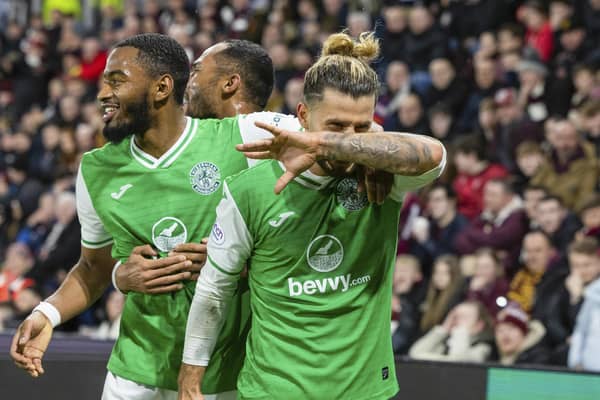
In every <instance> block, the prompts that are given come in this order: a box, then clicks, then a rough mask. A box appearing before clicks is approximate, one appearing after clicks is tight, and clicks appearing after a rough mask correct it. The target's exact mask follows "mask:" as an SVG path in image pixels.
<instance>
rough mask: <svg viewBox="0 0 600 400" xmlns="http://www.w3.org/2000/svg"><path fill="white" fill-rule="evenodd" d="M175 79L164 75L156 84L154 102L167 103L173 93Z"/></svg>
mask: <svg viewBox="0 0 600 400" xmlns="http://www.w3.org/2000/svg"><path fill="white" fill-rule="evenodd" d="M173 87H174V82H173V77H172V76H171V75H163V76H161V77H160V78H159V79H158V81H157V82H156V92H155V93H154V100H155V101H157V102H161V101H165V100H166V99H168V98H169V96H170V95H171V93H173Z"/></svg>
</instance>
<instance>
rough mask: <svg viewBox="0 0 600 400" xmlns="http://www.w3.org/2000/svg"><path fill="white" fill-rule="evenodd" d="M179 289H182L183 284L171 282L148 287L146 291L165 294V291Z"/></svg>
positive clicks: (169, 291)
mask: <svg viewBox="0 0 600 400" xmlns="http://www.w3.org/2000/svg"><path fill="white" fill-rule="evenodd" d="M181 289H183V284H181V283H173V284H171V285H167V286H159V287H155V288H152V289H148V290H147V293H149V294H165V293H171V292H176V291H178V290H181Z"/></svg>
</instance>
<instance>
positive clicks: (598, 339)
mask: <svg viewBox="0 0 600 400" xmlns="http://www.w3.org/2000/svg"><path fill="white" fill-rule="evenodd" d="M584 297H585V300H584V302H583V305H582V306H581V310H580V311H579V315H578V316H577V323H576V324H575V330H574V331H573V335H572V336H571V347H570V349H569V358H568V365H569V367H570V368H575V369H577V370H585V371H595V372H600V279H598V278H597V279H595V280H594V282H592V283H590V284H589V286H588V287H587V288H586V290H585V293H584Z"/></svg>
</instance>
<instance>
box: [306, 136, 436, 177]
mask: <svg viewBox="0 0 600 400" xmlns="http://www.w3.org/2000/svg"><path fill="white" fill-rule="evenodd" d="M319 139H320V140H319V144H318V148H317V160H320V159H325V160H333V161H348V162H354V163H358V164H362V165H365V166H367V167H371V168H375V169H380V170H383V171H387V172H391V173H393V174H397V175H408V176H413V175H421V174H423V173H425V172H427V171H430V170H432V169H434V168H435V167H437V166H438V165H439V164H440V162H441V161H442V156H443V153H444V149H443V146H442V144H441V143H440V142H439V141H437V140H435V139H432V138H430V137H428V136H422V135H413V134H409V133H387V132H382V133H371V134H364V133H354V134H344V133H332V132H328V133H325V134H322V135H320V138H319Z"/></svg>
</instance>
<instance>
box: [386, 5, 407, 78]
mask: <svg viewBox="0 0 600 400" xmlns="http://www.w3.org/2000/svg"><path fill="white" fill-rule="evenodd" d="M382 15H383V20H384V22H385V28H384V29H385V30H384V32H383V38H382V39H383V40H382V43H381V56H382V57H383V59H384V60H385V61H386V62H390V63H391V62H392V61H398V60H402V59H404V46H405V40H406V35H407V32H406V25H407V18H406V9H405V8H404V7H402V6H400V5H391V6H389V7H385V8H384V9H383V11H382ZM388 70H389V67H388Z"/></svg>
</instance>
